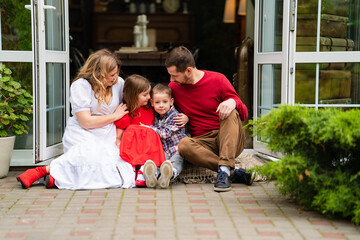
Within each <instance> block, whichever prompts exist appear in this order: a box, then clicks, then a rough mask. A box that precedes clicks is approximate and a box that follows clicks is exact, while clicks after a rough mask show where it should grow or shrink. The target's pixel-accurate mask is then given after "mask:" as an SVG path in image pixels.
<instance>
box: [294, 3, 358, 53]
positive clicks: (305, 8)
mask: <svg viewBox="0 0 360 240" xmlns="http://www.w3.org/2000/svg"><path fill="white" fill-rule="evenodd" d="M318 2H321V15H320V29H319V39H317V36H318V35H317V30H318V29H317V28H318ZM297 9H298V13H297V32H296V35H297V38H296V51H298V52H312V51H359V49H360V48H359V46H360V0H353V1H350V0H319V1H318V0H298V8H297Z"/></svg>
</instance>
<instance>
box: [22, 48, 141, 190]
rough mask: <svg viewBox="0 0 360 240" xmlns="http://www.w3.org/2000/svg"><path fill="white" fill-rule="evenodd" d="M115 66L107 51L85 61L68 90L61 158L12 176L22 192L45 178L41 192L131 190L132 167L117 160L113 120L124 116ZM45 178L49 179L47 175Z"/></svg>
mask: <svg viewBox="0 0 360 240" xmlns="http://www.w3.org/2000/svg"><path fill="white" fill-rule="evenodd" d="M119 68H120V62H119V61H118V60H117V58H116V57H115V56H114V54H113V53H111V52H109V51H108V50H99V51H97V52H95V53H93V54H91V55H90V56H89V58H88V59H87V61H86V63H85V64H84V66H83V67H82V68H81V69H80V71H79V73H78V75H77V77H76V78H75V80H74V81H73V83H72V85H71V87H70V103H71V106H72V115H73V116H72V117H70V118H69V119H68V121H67V125H66V129H65V133H64V136H63V146H64V154H63V155H61V156H60V157H58V158H57V159H55V160H53V161H52V162H51V164H50V166H43V167H37V168H34V169H29V170H27V171H25V172H24V173H23V174H21V175H19V176H17V180H18V181H19V182H20V183H21V185H22V187H23V188H28V187H29V186H30V185H31V184H32V183H34V182H35V181H37V180H39V179H40V178H43V177H46V181H45V185H46V187H53V186H54V185H56V186H57V187H58V188H59V189H71V190H78V189H99V188H119V187H122V188H131V187H134V184H135V182H134V179H135V176H134V172H133V169H132V166H131V165H130V164H129V163H127V162H125V161H123V160H122V159H121V158H120V156H119V149H118V147H117V146H116V143H115V141H116V127H115V125H114V123H113V122H114V121H115V120H118V119H120V118H122V117H123V116H124V115H126V114H127V113H128V111H127V109H126V105H124V104H122V103H121V102H122V91H123V86H124V80H123V79H122V78H120V77H119V76H118V75H119ZM49 173H50V174H49Z"/></svg>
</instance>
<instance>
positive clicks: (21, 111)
mask: <svg viewBox="0 0 360 240" xmlns="http://www.w3.org/2000/svg"><path fill="white" fill-rule="evenodd" d="M11 73H12V72H11V70H10V69H9V68H6V67H5V65H4V64H2V65H1V66H0V178H3V177H6V176H7V174H8V172H9V167H10V160H11V155H12V151H13V148H14V143H15V137H16V136H22V135H23V134H24V133H25V134H27V133H28V129H29V127H28V126H27V125H26V123H27V121H28V120H29V117H31V116H32V112H33V109H32V103H33V100H32V95H31V94H30V93H29V92H28V91H26V90H25V89H24V88H22V86H21V84H20V83H19V82H17V81H15V80H14V79H13V78H12V77H11Z"/></svg>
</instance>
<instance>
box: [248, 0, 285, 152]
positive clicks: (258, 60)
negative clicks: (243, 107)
mask: <svg viewBox="0 0 360 240" xmlns="http://www.w3.org/2000/svg"><path fill="white" fill-rule="evenodd" d="M260 1H269V0H255V17H254V18H255V19H254V21H255V24H254V113H253V116H254V119H256V118H257V117H258V111H257V110H258V104H259V103H258V97H259V93H258V88H259V84H258V79H259V69H260V66H261V65H263V64H279V65H281V103H286V102H288V96H289V92H288V89H289V86H288V82H287V79H288V77H289V31H288V29H289V14H287V13H288V12H289V10H288V9H290V2H289V1H283V26H282V51H279V52H260V51H259V49H260V48H259V47H260V46H259V40H260V37H261V33H260V31H261V29H260V19H261V18H260V11H261V9H260V6H262V5H261V2H260ZM255 131H256V129H255ZM253 139H254V144H253V145H254V149H255V150H257V151H259V152H263V153H266V154H271V155H274V153H271V152H270V151H269V150H268V149H266V145H265V144H264V143H262V142H260V141H258V140H257V137H256V136H255V137H254V138H253Z"/></svg>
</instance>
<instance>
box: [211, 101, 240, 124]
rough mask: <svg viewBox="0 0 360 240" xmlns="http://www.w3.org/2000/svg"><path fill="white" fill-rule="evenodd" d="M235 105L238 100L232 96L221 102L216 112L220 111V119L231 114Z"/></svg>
mask: <svg viewBox="0 0 360 240" xmlns="http://www.w3.org/2000/svg"><path fill="white" fill-rule="evenodd" d="M235 107H236V102H235V100H234V99H232V98H230V99H228V100H226V101H223V102H222V103H220V104H219V106H218V108H217V109H216V112H217V113H219V118H220V120H224V119H226V118H227V117H228V116H229V115H230V113H231V112H232V110H234V109H235Z"/></svg>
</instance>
